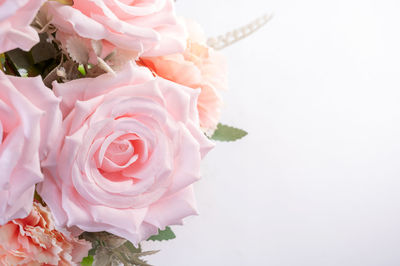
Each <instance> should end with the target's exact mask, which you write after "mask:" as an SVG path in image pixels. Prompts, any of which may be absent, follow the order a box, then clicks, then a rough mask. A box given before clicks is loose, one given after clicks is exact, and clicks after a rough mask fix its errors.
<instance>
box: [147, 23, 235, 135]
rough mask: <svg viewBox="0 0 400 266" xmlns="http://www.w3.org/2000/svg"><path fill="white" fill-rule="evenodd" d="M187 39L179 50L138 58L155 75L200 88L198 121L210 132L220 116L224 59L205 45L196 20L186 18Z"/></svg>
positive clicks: (224, 82)
mask: <svg viewBox="0 0 400 266" xmlns="http://www.w3.org/2000/svg"><path fill="white" fill-rule="evenodd" d="M186 25H187V27H188V29H189V39H188V41H187V47H186V50H185V51H184V52H183V53H179V54H173V55H166V56H160V57H152V58H145V57H142V58H141V60H142V62H143V63H144V65H146V66H147V67H148V68H150V69H151V70H152V71H153V72H154V73H155V74H157V75H158V76H160V77H163V78H165V79H168V80H171V81H173V82H176V83H179V84H182V85H185V86H187V87H191V88H194V89H197V88H200V89H201V93H200V96H199V100H198V109H199V115H200V124H201V127H202V128H203V129H204V131H206V132H209V133H212V132H213V131H214V130H215V129H216V127H217V124H218V121H219V118H220V109H221V106H222V100H221V97H220V95H219V92H220V91H223V90H226V88H227V70H226V63H225V58H224V57H223V56H222V55H221V54H220V53H219V52H217V51H214V50H213V49H212V48H210V47H208V46H207V44H206V41H205V37H204V33H203V32H202V30H201V28H200V26H199V25H198V24H197V23H194V22H191V21H186Z"/></svg>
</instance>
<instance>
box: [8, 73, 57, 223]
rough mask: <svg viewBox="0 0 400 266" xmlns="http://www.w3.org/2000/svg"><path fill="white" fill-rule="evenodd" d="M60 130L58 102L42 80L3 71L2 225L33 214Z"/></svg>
mask: <svg viewBox="0 0 400 266" xmlns="http://www.w3.org/2000/svg"><path fill="white" fill-rule="evenodd" d="M60 126H61V112H60V110H59V100H58V99H57V98H56V97H55V96H54V94H53V92H52V91H51V90H49V89H48V88H47V87H45V86H44V84H43V82H42V80H41V78H40V77H36V78H20V77H13V76H7V75H5V74H3V72H1V71H0V173H1V174H0V225H2V224H5V223H7V222H8V221H10V220H12V219H16V218H24V217H26V216H27V215H28V214H29V212H30V211H31V207H32V201H33V194H34V190H35V184H36V183H38V182H40V181H42V180H43V174H42V173H41V170H40V162H42V163H43V165H46V164H49V163H50V164H51V161H52V160H53V158H52V156H50V155H49V150H50V147H53V145H54V142H57V136H58V135H59V134H58V130H59V128H60Z"/></svg>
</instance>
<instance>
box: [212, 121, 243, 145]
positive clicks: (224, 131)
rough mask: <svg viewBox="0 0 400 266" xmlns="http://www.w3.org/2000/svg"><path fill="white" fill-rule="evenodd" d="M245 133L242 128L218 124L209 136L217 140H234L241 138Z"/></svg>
mask: <svg viewBox="0 0 400 266" xmlns="http://www.w3.org/2000/svg"><path fill="white" fill-rule="evenodd" d="M246 135H247V132H246V131H244V130H242V129H239V128H235V127H230V126H226V125H223V124H218V126H217V130H215V132H214V134H213V135H212V136H211V139H213V140H218V141H235V140H238V139H241V138H243V137H244V136H246Z"/></svg>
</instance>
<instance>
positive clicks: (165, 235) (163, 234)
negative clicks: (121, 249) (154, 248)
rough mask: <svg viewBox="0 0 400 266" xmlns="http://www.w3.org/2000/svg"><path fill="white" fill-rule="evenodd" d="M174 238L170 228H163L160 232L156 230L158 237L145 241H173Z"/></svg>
mask: <svg viewBox="0 0 400 266" xmlns="http://www.w3.org/2000/svg"><path fill="white" fill-rule="evenodd" d="M175 237H176V236H175V234H174V232H172V230H171V228H170V227H169V226H167V227H165V230H160V229H158V235H154V236H151V237H150V238H149V239H147V240H153V241H162V240H170V239H174V238H175Z"/></svg>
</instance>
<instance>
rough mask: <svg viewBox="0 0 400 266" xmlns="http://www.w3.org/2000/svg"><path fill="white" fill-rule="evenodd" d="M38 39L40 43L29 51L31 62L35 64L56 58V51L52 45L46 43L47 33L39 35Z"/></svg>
mask: <svg viewBox="0 0 400 266" xmlns="http://www.w3.org/2000/svg"><path fill="white" fill-rule="evenodd" d="M39 37H40V42H39V43H38V44H36V45H35V46H33V47H32V49H31V56H32V61H33V63H35V64H37V63H41V62H43V61H47V60H49V59H55V58H56V57H57V49H56V48H55V47H54V45H53V44H52V43H50V42H48V41H47V38H48V35H47V33H41V34H39Z"/></svg>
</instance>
